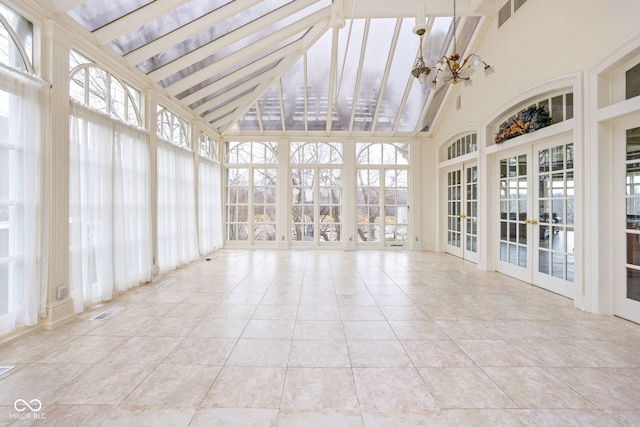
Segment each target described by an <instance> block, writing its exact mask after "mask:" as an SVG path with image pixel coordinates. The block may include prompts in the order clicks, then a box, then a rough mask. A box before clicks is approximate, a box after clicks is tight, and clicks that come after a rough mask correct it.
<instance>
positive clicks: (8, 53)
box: [0, 4, 34, 74]
mask: <svg viewBox="0 0 640 427" xmlns="http://www.w3.org/2000/svg"><path fill="white" fill-rule="evenodd" d="M32 45H33V24H32V23H31V22H29V21H28V20H27V19H25V18H24V17H22V16H20V15H18V14H17V13H15V12H14V11H13V10H11V9H9V8H8V7H6V6H4V5H2V4H0V63H2V64H4V65H7V66H9V67H12V68H18V69H19V70H21V71H25V72H27V73H29V74H33V73H34V72H33V66H32V57H33V53H32V52H33V47H32Z"/></svg>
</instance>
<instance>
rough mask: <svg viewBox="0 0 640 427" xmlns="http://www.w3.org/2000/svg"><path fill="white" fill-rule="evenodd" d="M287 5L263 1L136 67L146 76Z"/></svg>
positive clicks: (281, 1) (278, 0)
mask: <svg viewBox="0 0 640 427" xmlns="http://www.w3.org/2000/svg"><path fill="white" fill-rule="evenodd" d="M287 3H290V1H288V0H271V1H263V2H261V3H259V4H258V5H256V6H254V7H252V8H249V9H246V10H245V11H244V12H242V13H240V14H238V15H236V16H234V17H233V18H231V19H228V20H226V21H224V22H222V23H220V24H219V25H215V26H213V27H210V28H208V29H207V30H206V31H203V32H201V33H200V34H198V35H196V36H194V37H192V38H190V39H188V40H184V41H182V42H181V43H178V44H177V45H175V46H173V47H172V48H170V49H168V50H166V51H164V52H162V53H159V54H157V55H154V56H153V57H151V58H149V59H147V60H146V61H144V62H142V63H140V64H138V65H137V67H138V68H139V69H140V70H141V71H142V72H144V73H145V74H148V73H150V72H152V71H154V70H157V69H158V68H160V67H163V66H165V65H167V64H168V63H170V62H172V61H175V60H176V59H178V58H180V57H182V56H184V55H186V54H188V53H190V52H193V51H194V50H196V49H199V48H201V47H202V46H204V45H206V44H208V43H211V42H212V41H214V40H216V39H218V38H220V37H223V36H225V35H227V34H229V33H231V32H233V31H235V30H238V29H239V28H241V27H242V26H244V25H246V24H248V23H250V22H252V21H255V20H257V19H259V18H261V17H263V16H265V15H267V14H268V13H270V12H272V11H274V10H276V9H278V8H280V7H282V6H284V5H285V4H287Z"/></svg>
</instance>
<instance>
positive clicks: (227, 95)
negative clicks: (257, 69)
mask: <svg viewBox="0 0 640 427" xmlns="http://www.w3.org/2000/svg"><path fill="white" fill-rule="evenodd" d="M258 77H259V76H257V77H256V78H254V79H251V80H247V81H246V82H244V83H241V84H239V85H238V86H235V87H234V88H233V89H229V90H227V91H225V92H224V93H223V94H220V95H218V96H216V97H215V98H211V99H209V100H207V102H203V103H202V104H200V105H198V106H197V107H195V108H194V109H193V112H194V113H196V114H198V115H200V114H202V113H204V112H205V111H207V110H209V109H211V108H212V107H214V106H216V105H220V104H223V103H224V102H225V101H227V100H228V99H232V98H233V97H235V96H238V95H239V94H241V93H243V92H246V91H247V90H249V89H251V88H255V87H256V86H258V82H256V81H255V80H256V79H257V78H258Z"/></svg>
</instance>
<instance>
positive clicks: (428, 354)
mask: <svg viewBox="0 0 640 427" xmlns="http://www.w3.org/2000/svg"><path fill="white" fill-rule="evenodd" d="M402 345H403V347H404V349H405V351H406V352H407V354H408V355H409V357H410V358H411V360H412V362H413V364H414V366H415V367H417V368H456V367H464V366H474V362H473V360H471V359H470V358H469V356H467V355H466V354H465V352H464V351H462V350H461V349H460V347H458V345H457V344H456V343H455V342H454V341H451V340H403V341H402Z"/></svg>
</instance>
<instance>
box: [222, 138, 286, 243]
mask: <svg viewBox="0 0 640 427" xmlns="http://www.w3.org/2000/svg"><path fill="white" fill-rule="evenodd" d="M277 148H278V146H277V143H275V142H271V143H270V142H266V143H262V142H241V143H238V142H229V143H227V198H226V202H227V206H226V237H227V240H228V241H231V242H232V241H245V242H250V243H251V242H260V241H275V240H276V180H277V162H278V160H277Z"/></svg>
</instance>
